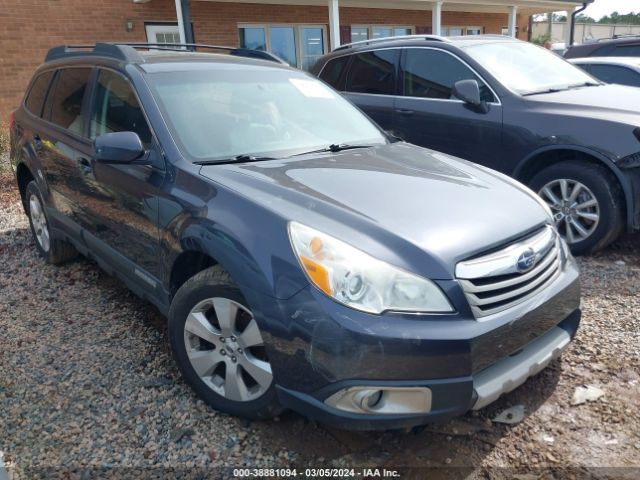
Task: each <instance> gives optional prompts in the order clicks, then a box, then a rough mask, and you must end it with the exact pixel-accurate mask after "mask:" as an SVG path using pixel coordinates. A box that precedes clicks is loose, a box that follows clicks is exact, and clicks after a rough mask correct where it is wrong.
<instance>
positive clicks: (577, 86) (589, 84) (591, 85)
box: [569, 81, 602, 88]
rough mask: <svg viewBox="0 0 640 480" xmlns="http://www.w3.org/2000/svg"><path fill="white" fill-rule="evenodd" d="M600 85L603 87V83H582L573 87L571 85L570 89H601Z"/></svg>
mask: <svg viewBox="0 0 640 480" xmlns="http://www.w3.org/2000/svg"><path fill="white" fill-rule="evenodd" d="M600 85H602V83H600V82H589V81H587V82H582V83H574V84H572V85H569V88H580V87H599V86H600Z"/></svg>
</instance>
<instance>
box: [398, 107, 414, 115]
mask: <svg viewBox="0 0 640 480" xmlns="http://www.w3.org/2000/svg"><path fill="white" fill-rule="evenodd" d="M396 112H398V113H399V114H400V115H407V116H410V115H413V114H414V113H416V111H415V110H410V109H407V108H398V109H396Z"/></svg>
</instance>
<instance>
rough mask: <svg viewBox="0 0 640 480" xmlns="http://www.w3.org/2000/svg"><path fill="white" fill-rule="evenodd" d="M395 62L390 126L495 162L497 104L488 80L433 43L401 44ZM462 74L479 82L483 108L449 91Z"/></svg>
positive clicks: (409, 137) (421, 141)
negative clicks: (396, 87) (397, 86)
mask: <svg viewBox="0 0 640 480" xmlns="http://www.w3.org/2000/svg"><path fill="white" fill-rule="evenodd" d="M400 65H401V66H400V79H401V91H402V95H401V96H399V97H398V99H397V101H396V104H395V112H396V115H395V117H394V125H393V131H394V132H397V133H398V134H399V135H400V136H401V137H402V138H404V139H405V140H406V141H408V142H411V143H414V144H416V145H420V146H423V147H428V148H432V149H434V150H438V151H440V152H444V153H448V154H450V155H455V156H458V157H461V158H464V159H467V160H471V161H473V162H477V163H480V164H483V165H488V166H494V167H497V166H498V165H499V164H500V155H501V144H502V105H501V104H500V101H499V99H498V97H497V96H496V95H495V93H494V92H493V91H492V89H491V88H490V87H489V85H488V84H487V83H486V82H485V81H484V80H482V78H480V76H479V75H478V74H476V73H475V72H474V71H473V70H472V69H471V67H470V66H469V65H467V64H466V63H465V62H463V61H462V60H461V59H460V58H459V57H457V56H456V55H454V54H452V53H450V52H448V51H445V50H441V49H437V48H429V47H415V48H412V47H409V48H406V49H404V50H403V53H402V59H401V63H400ZM466 79H474V80H476V81H477V82H478V84H479V85H480V93H481V98H482V99H483V100H485V101H486V102H487V104H488V106H489V108H488V112H486V113H484V112H480V111H477V110H475V109H473V108H471V107H470V106H468V105H467V104H465V103H464V102H462V101H460V100H458V99H457V98H455V97H454V96H453V94H452V89H453V85H454V84H455V83H456V82H457V81H459V80H466Z"/></svg>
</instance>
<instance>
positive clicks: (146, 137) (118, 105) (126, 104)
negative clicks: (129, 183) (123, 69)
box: [89, 70, 151, 147]
mask: <svg viewBox="0 0 640 480" xmlns="http://www.w3.org/2000/svg"><path fill="white" fill-rule="evenodd" d="M112 132H135V133H137V134H138V136H139V137H140V140H142V143H143V144H144V145H145V146H146V147H148V146H149V144H150V143H151V131H150V130H149V126H148V125H147V121H146V119H145V118H144V114H143V113H142V109H141V108H140V104H139V103H138V100H137V98H136V96H135V94H134V92H133V88H132V87H131V85H130V84H129V82H128V81H127V80H126V79H125V78H124V77H122V76H120V75H118V74H117V73H115V72H111V71H109V70H101V71H100V74H99V75H98V81H97V83H96V88H95V96H94V99H93V110H92V112H91V126H90V129H89V136H90V137H91V138H92V139H93V138H96V137H97V136H99V135H103V134H105V133H112Z"/></svg>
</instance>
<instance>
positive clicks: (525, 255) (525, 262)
mask: <svg viewBox="0 0 640 480" xmlns="http://www.w3.org/2000/svg"><path fill="white" fill-rule="evenodd" d="M536 260H537V255H536V254H535V252H534V251H533V249H532V248H528V249H526V250H525V251H524V252H522V253H521V254H520V256H519V257H518V260H517V261H516V268H517V269H518V271H519V272H520V273H524V272H528V271H529V270H531V269H532V268H533V267H534V265H535V264H536Z"/></svg>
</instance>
